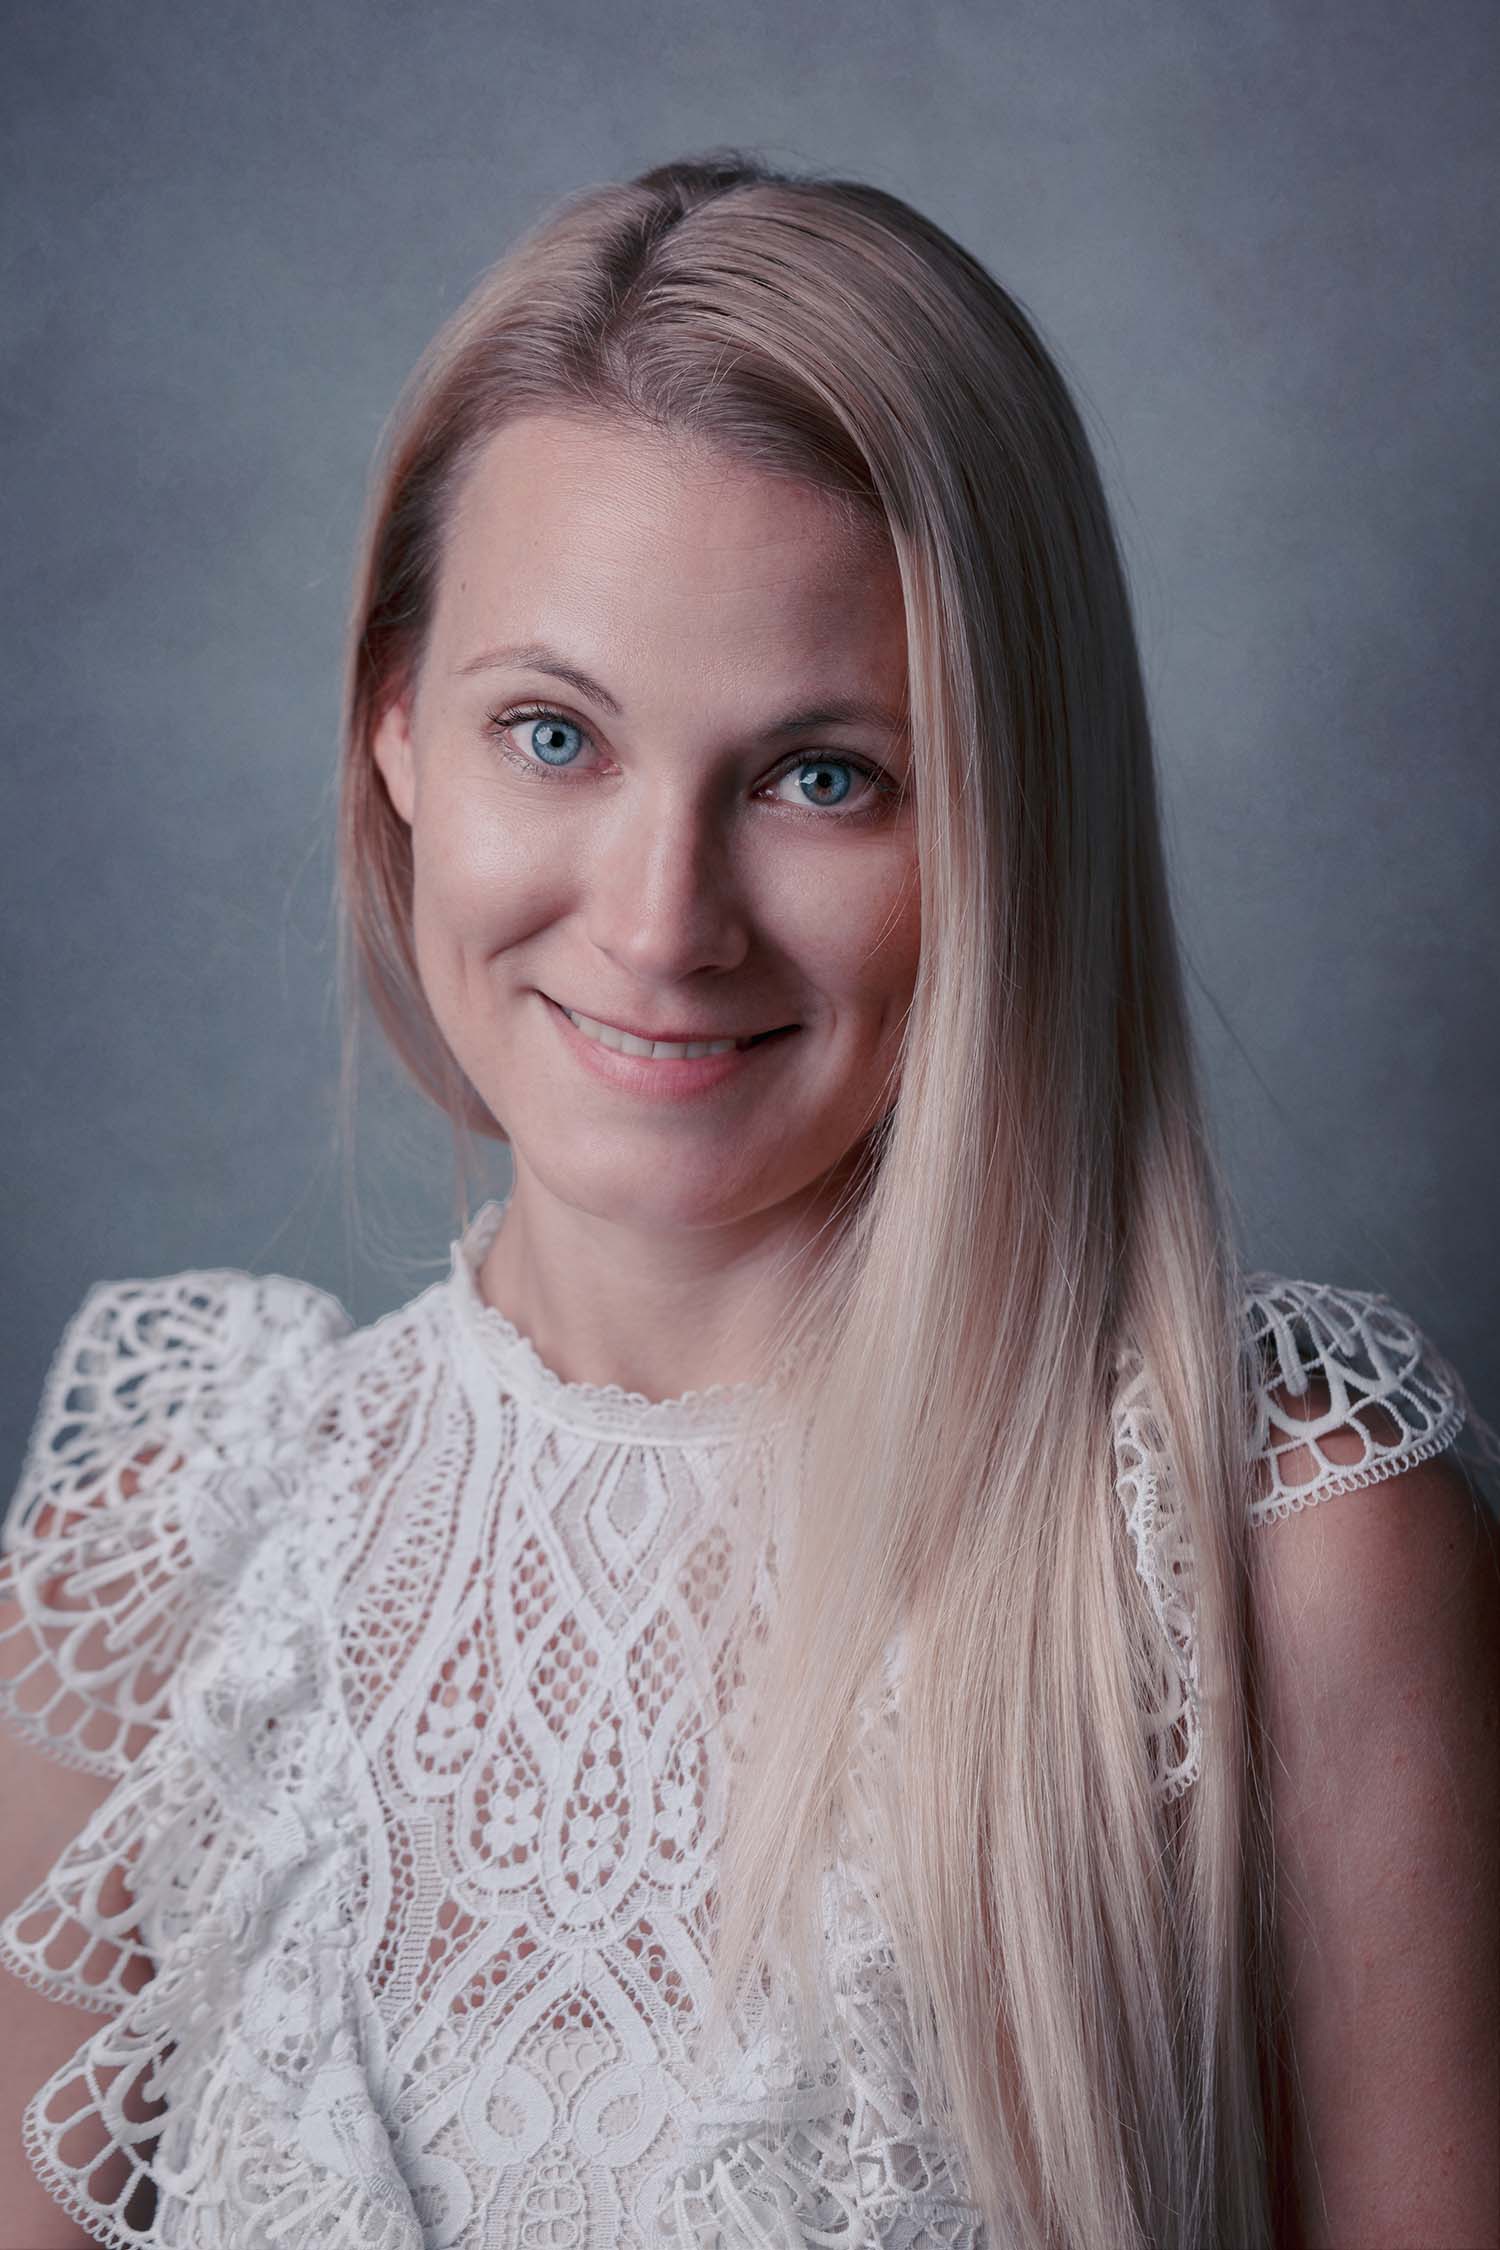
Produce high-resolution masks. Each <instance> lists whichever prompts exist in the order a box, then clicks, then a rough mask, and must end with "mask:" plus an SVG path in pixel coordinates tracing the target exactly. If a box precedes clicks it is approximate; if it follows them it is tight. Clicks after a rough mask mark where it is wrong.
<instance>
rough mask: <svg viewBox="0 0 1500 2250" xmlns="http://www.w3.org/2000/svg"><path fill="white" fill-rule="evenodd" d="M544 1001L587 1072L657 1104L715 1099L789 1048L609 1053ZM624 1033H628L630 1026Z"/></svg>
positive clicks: (776, 1043) (768, 1042) (771, 1044)
mask: <svg viewBox="0 0 1500 2250" xmlns="http://www.w3.org/2000/svg"><path fill="white" fill-rule="evenodd" d="M541 997H542V999H543V1000H544V1001H545V1002H546V1004H547V1010H548V1013H549V1014H550V1015H551V1017H552V1019H553V1021H554V1023H556V1025H557V1028H558V1030H559V1031H560V1032H561V1034H562V1036H563V1038H564V1039H565V1040H566V1041H567V1043H568V1046H569V1047H570V1048H571V1050H572V1052H573V1053H574V1054H575V1055H576V1056H577V1057H578V1060H579V1061H580V1062H581V1063H582V1064H583V1065H584V1067H585V1069H587V1070H591V1071H592V1072H593V1073H594V1076H595V1077H596V1078H599V1079H601V1080H602V1081H603V1083H604V1084H605V1085H606V1086H613V1087H615V1088H617V1089H618V1090H619V1091H620V1092H621V1093H626V1094H644V1095H645V1096H646V1097H647V1098H648V1099H650V1100H655V1101H669V1102H670V1101H691V1100H693V1099H694V1098H696V1097H700V1096H702V1095H705V1094H711V1093H714V1092H716V1091H717V1089H718V1088H719V1087H720V1086H723V1085H725V1084H727V1082H728V1081H729V1080H730V1079H731V1078H735V1077H738V1076H739V1074H740V1073H741V1072H742V1071H745V1070H751V1069H755V1068H756V1067H758V1065H759V1062H760V1060H761V1058H763V1057H764V1056H767V1055H773V1054H776V1053H777V1052H778V1051H779V1050H780V1049H781V1048H782V1047H783V1046H784V1045H785V1044H786V1039H785V1036H784V1035H783V1036H778V1037H775V1038H770V1039H763V1040H762V1041H761V1042H760V1044H759V1045H758V1046H755V1047H731V1048H730V1049H729V1051H728V1053H727V1054H722V1055H678V1056H672V1055H622V1054H621V1053H620V1051H619V1049H618V1048H616V1047H605V1046H603V1045H601V1043H600V1042H599V1041H598V1040H597V1039H590V1038H589V1036H588V1034H587V1033H586V1032H583V1031H580V1030H579V1029H578V1027H577V1025H576V1024H575V1023H574V1022H573V1020H572V1018H571V1017H570V1016H569V1014H568V1012H567V1010H566V1008H564V1007H562V1006H560V1005H559V1003H558V1002H557V1001H556V1000H554V999H553V998H552V997H551V995H550V994H549V993H546V992H544V993H542V995H541ZM620 1028H621V1029H622V1030H623V1028H624V1026H623V1025H622V1026H621V1027H620ZM787 1028H788V1030H789V1031H790V1032H795V1031H796V1030H797V1028H798V1027H797V1026H796V1025H795V1024H792V1025H789V1026H788V1027H787Z"/></svg>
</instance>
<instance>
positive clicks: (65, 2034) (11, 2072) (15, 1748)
mask: <svg viewBox="0 0 1500 2250" xmlns="http://www.w3.org/2000/svg"><path fill="white" fill-rule="evenodd" d="M12 1613H13V1605H12V1604H11V1603H10V1601H9V1600H8V1598H0V1624H9V1623H10V1622H11V1618H12ZM113 1786H114V1784H113V1782H112V1781H111V1780H109V1779H108V1778H104V1779H101V1778H99V1777H98V1776H97V1775H94V1774H85V1773H77V1772H74V1771H73V1770H72V1769H71V1768H69V1767H67V1766H60V1765H59V1764H58V1763H57V1761H56V1760H55V1759H54V1758H51V1757H49V1756H48V1755H47V1753H46V1752H45V1751H43V1750H40V1749H36V1748H34V1747H33V1746H32V1745H31V1744H30V1743H29V1742H27V1741H25V1740H23V1739H22V1737H21V1736H20V1735H18V1734H17V1733H15V1732H14V1730H13V1729H12V1728H11V1727H9V1726H0V1805H3V1806H4V1808H5V1817H4V1820H3V1822H0V1914H9V1913H10V1912H12V1910H13V1909H14V1908H16V1907H17V1906H19V1905H21V1903H22V1902H23V1901H24V1900H25V1899H26V1898H27V1897H28V1896H29V1895H30V1893H31V1892H32V1891H33V1890H34V1889H35V1887H36V1886H37V1885H38V1884H39V1883H40V1882H42V1881H43V1880H44V1878H45V1876H46V1874H47V1871H48V1869H49V1868H50V1867H51V1865H52V1863H53V1862H54V1861H55V1860H56V1858H57V1857H58V1855H59V1853H60V1852H61V1851H62V1850H63V1849H64V1847H65V1846H66V1845H67V1844H68V1843H69V1842H70V1841H71V1839H72V1838H73V1837H74V1836H76V1835H77V1833H78V1831H79V1830H80V1829H81V1828H82V1827H83V1826H84V1825H85V1823H86V1822H87V1821H88V1820H89V1819H90V1818H91V1817H92V1815H93V1814H94V1812H95V1811H96V1810H97V1809H98V1807H99V1805H100V1804H101V1803H102V1802H103V1800H104V1799H105V1798H106V1797H107V1796H108V1795H109V1793H110V1790H111V1788H112V1787H113ZM105 1903H109V1902H108V1901H106V1902H105ZM99 2022H100V2018H99V2016H98V2015H96V2014H95V2013H94V2012H93V2011H92V2010H90V2009H87V2008H80V2007H77V2006H75V2005H74V2004H73V2003H72V2002H71V2001H67V2000H58V1999H54V1998H52V1997H51V1996H50V1995H49V1994H47V1993H45V1992H40V1991H37V1990H36V1989H35V1988H34V1987H32V1986H31V1985H29V1984H24V1983H23V1982H22V1981H21V1979H20V1978H19V1977H17V1976H14V1975H12V1974H9V1973H7V1972H5V1971H4V1970H3V1968H0V2250H77V2246H78V2245H79V2244H82V2243H88V2242H91V2241H92V2240H93V2237H92V2236H90V2235H88V2234H85V2233H84V2231H83V2229H82V2228H81V2227H79V2226H77V2225H76V2224H75V2223H74V2221H73V2220H71V2219H70V2218H68V2216H67V2214H66V2213H65V2212H64V2211H63V2209H62V2207H61V2205H60V2204H58V2203H57V2202H56V2201H55V2200H54V2198H53V2197H52V2196H51V2194H49V2192H48V2191H47V2189H46V2188H44V2187H43V2185H42V2183H41V2181H40V2180H39V2179H38V2178H37V2176H36V2174H35V2173H34V2172H33V2170H32V2168H31V2165H30V2163H29V2162H28V2160H27V2157H26V2154H25V2150H24V2148H23V2146H22V2141H21V2116H22V2112H23V2111H24V2109H25V2107H26V2104H27V2102H28V2101H29V2100H30V2099H31V2096H32V2095H33V2094H34V2093H35V2092H36V2090H37V2088H38V2087H39V2086H41V2085H43V2084H44V2083H45V2082H46V2080H47V2079H48V2078H50V2077H51V2075H52V2073H53V2071H54V2070H57V2069H58V2068H59V2067H60V2066H61V2065H62V2064H63V2063H65V2062H66V2061H67V2060H68V2058H69V2057H70V2056H71V2055H73V2054H74V2053H75V2052H76V2051H77V2049H78V2048H79V2047H80V2046H81V2045H82V2044H83V2042H84V2040H86V2039H87V2038H88V2037H89V2036H90V2035H91V2033H93V2032H94V2031H96V2030H97V2029H98V2026H99Z"/></svg>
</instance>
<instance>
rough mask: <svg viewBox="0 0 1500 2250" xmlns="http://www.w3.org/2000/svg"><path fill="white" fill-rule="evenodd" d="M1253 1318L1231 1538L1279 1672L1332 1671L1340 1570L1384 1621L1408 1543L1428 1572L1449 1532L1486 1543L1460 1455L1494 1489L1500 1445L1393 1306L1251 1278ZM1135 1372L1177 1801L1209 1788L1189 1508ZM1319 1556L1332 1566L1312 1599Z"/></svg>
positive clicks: (1155, 1724)
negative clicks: (1256, 1597) (1382, 1592)
mask: <svg viewBox="0 0 1500 2250" xmlns="http://www.w3.org/2000/svg"><path fill="white" fill-rule="evenodd" d="M1240 1315H1241V1320H1240V1334H1239V1343H1240V1347H1241V1353H1242V1358H1241V1364H1240V1365H1239V1366H1238V1367H1237V1368H1230V1369H1226V1370H1225V1380H1226V1381H1230V1380H1233V1381H1234V1382H1235V1384H1236V1391H1237V1396H1238V1398H1239V1399H1240V1401H1241V1403H1242V1404H1243V1406H1244V1409H1245V1412H1246V1415H1247V1427H1246V1429H1245V1439H1246V1443H1247V1448H1248V1468H1249V1472H1250V1474H1249V1484H1248V1488H1247V1489H1246V1490H1245V1491H1244V1492H1243V1493H1240V1494H1226V1495H1225V1501H1226V1504H1227V1505H1230V1506H1232V1507H1238V1508H1240V1509H1242V1510H1243V1518H1242V1525H1243V1528H1241V1527H1240V1526H1236V1527H1235V1533H1234V1536H1235V1542H1236V1544H1238V1543H1239V1542H1240V1540H1241V1539H1242V1538H1243V1539H1245V1540H1246V1541H1247V1542H1248V1549H1249V1554H1248V1566H1249V1569H1250V1572H1251V1575H1252V1577H1253V1578H1254V1579H1255V1581H1256V1584H1257V1585H1258V1587H1259V1589H1260V1601H1261V1607H1262V1609H1263V1610H1265V1611H1273V1612H1274V1615H1275V1618H1277V1619H1279V1620H1280V1622H1279V1624H1277V1623H1275V1622H1269V1621H1268V1622H1267V1626H1266V1632H1267V1637H1268V1638H1269V1639H1270V1640H1271V1641H1272V1642H1273V1643H1274V1646H1273V1647H1272V1648H1270V1649H1269V1650H1268V1651H1267V1660H1268V1661H1274V1662H1277V1663H1279V1664H1280V1666H1281V1667H1282V1669H1283V1670H1284V1671H1285V1672H1286V1673H1287V1674H1288V1675H1289V1676H1291V1675H1295V1674H1296V1672H1297V1670H1298V1668H1299V1666H1300V1665H1302V1664H1304V1663H1306V1662H1308V1661H1316V1662H1318V1663H1320V1664H1322V1665H1325V1666H1326V1664H1327V1663H1328V1661H1329V1652H1330V1640H1329V1634H1328V1632H1327V1630H1325V1628H1324V1626H1323V1625H1322V1624H1321V1623H1320V1620H1319V1616H1318V1608H1317V1603H1318V1598H1319V1591H1320V1589H1326V1590H1327V1599H1328V1600H1329V1601H1330V1602H1337V1600H1338V1593H1337V1582H1338V1578H1339V1574H1340V1570H1341V1568H1343V1567H1344V1565H1345V1564H1350V1565H1351V1567H1357V1568H1358V1569H1359V1570H1361V1571H1363V1572H1367V1573H1368V1574H1369V1577H1370V1580H1371V1591H1370V1593H1369V1595H1368V1597H1367V1598H1368V1603H1369V1606H1370V1609H1371V1611H1372V1612H1373V1613H1377V1614H1378V1605H1379V1595H1378V1592H1377V1591H1376V1590H1375V1589H1376V1587H1377V1585H1378V1582H1379V1581H1380V1578H1381V1574H1382V1572H1384V1573H1386V1574H1389V1573H1390V1572H1391V1571H1392V1570H1394V1569H1395V1568H1397V1561H1396V1553H1395V1550H1396V1548H1397V1546H1398V1545H1399V1543H1400V1541H1401V1540H1402V1539H1405V1540H1406V1541H1408V1542H1411V1543H1414V1544H1418V1545H1420V1544H1421V1543H1422V1542H1423V1541H1424V1540H1426V1541H1428V1542H1429V1543H1430V1544H1429V1545H1428V1547H1427V1548H1426V1549H1425V1551H1424V1553H1423V1556H1422V1558H1421V1559H1422V1561H1423V1563H1424V1565H1425V1566H1426V1567H1427V1568H1429V1569H1440V1568H1441V1567H1442V1559H1443V1558H1442V1545H1441V1541H1440V1540H1434V1532H1435V1529H1436V1528H1437V1527H1438V1526H1440V1525H1441V1524H1442V1523H1445V1522H1446V1523H1447V1524H1448V1525H1449V1526H1450V1528H1451V1527H1453V1526H1455V1525H1456V1526H1459V1527H1461V1529H1462V1531H1463V1535H1464V1536H1465V1537H1467V1538H1468V1539H1469V1540H1470V1541H1471V1543H1472V1542H1473V1541H1474V1540H1475V1539H1478V1538H1480V1537H1482V1528H1483V1527H1482V1526H1475V1525H1474V1524H1473V1523H1472V1521H1471V1516H1472V1513H1473V1509H1474V1506H1475V1502H1474V1500H1473V1499H1472V1497H1471V1488H1470V1486H1469V1484H1468V1483H1467V1482H1466V1481H1465V1478H1464V1476H1462V1475H1461V1474H1460V1472H1459V1470H1458V1468H1457V1467H1456V1465H1455V1459H1454V1458H1453V1457H1454V1456H1456V1455H1457V1454H1458V1453H1460V1452H1462V1453H1466V1454H1467V1455H1468V1456H1469V1458H1470V1460H1471V1461H1472V1462H1473V1464H1474V1465H1475V1468H1476V1469H1477V1470H1478V1471H1479V1475H1480V1477H1481V1478H1482V1480H1483V1482H1484V1484H1485V1485H1488V1484H1489V1483H1490V1481H1491V1479H1492V1478H1493V1477H1494V1472H1495V1471H1497V1470H1500V1439H1497V1438H1496V1436H1495V1434H1494V1432H1493V1431H1492V1430H1491V1429H1490V1428H1489V1426H1488V1425H1487V1424H1486V1423H1484V1422H1483V1421H1482V1420H1481V1419H1480V1418H1479V1417H1478V1416H1477V1415H1476V1414H1475V1412H1474V1410H1473V1407H1472V1404H1471V1402H1470V1400H1469V1398H1468V1395H1467V1392H1466V1390H1465V1388H1464V1385H1463V1382H1462V1380H1461V1378H1460V1376H1459V1375H1458V1373H1457V1371H1456V1369H1455V1368H1454V1367H1453V1366H1452V1365H1451V1363H1450V1362H1449V1361H1448V1360H1447V1359H1446V1358H1445V1357H1444V1356H1443V1355H1442V1353H1441V1352H1440V1351H1439V1350H1438V1349H1437V1348H1436V1347H1435V1345H1434V1344H1433V1342H1432V1341H1431V1339H1430V1338H1429V1337H1428V1336H1427V1335H1426V1334H1425V1333H1424V1332H1423V1330H1422V1329H1421V1328H1420V1327H1419V1325H1418V1324H1417V1322H1416V1321H1415V1320H1413V1319H1412V1318H1411V1316H1410V1315H1409V1314H1408V1313H1407V1312H1405V1311H1404V1310H1403V1309H1402V1308H1401V1307H1400V1306H1398V1305H1395V1304H1393V1303H1392V1302H1391V1300H1390V1299H1389V1298H1387V1297H1384V1296H1381V1295H1377V1294H1375V1293H1373V1292H1369V1291H1362V1290H1356V1289H1349V1288H1342V1287H1338V1286H1335V1285H1333V1284H1330V1283H1325V1282H1309V1281H1302V1280H1293V1279H1289V1278H1287V1277H1285V1276H1282V1275H1278V1274H1270V1273H1265V1272H1255V1273H1251V1274H1249V1275H1247V1276H1246V1277H1245V1280H1244V1285H1243V1289H1242V1293H1241V1297H1240ZM1123 1367H1124V1371H1125V1380H1124V1381H1123V1383H1122V1386H1121V1389H1120V1391H1119V1393H1118V1397H1117V1407H1116V1422H1115V1463H1116V1491H1117V1495H1118V1498H1119V1501H1120V1504H1121V1507H1122V1509H1123V1511H1124V1515H1125V1520H1126V1524H1127V1527H1128V1530H1129V1532H1130V1535H1131V1538H1132V1541H1133V1544H1134V1552H1135V1561H1136V1566H1137V1569H1138V1572H1139V1575H1140V1577H1141V1579H1142V1580H1143V1582H1144V1585H1145V1588H1146V1591H1147V1594H1148V1596H1149V1599H1150V1603H1151V1606H1152V1608H1153V1610H1154V1611H1155V1614H1156V1618H1157V1623H1158V1627H1159V1632H1160V1655H1159V1664H1160V1685H1159V1692H1158V1694H1157V1697H1156V1702H1155V1707H1154V1708H1153V1710H1152V1712H1151V1714H1150V1718H1149V1726H1148V1735H1149V1742H1150V1751H1151V1759H1152V1770H1153V1773H1154V1775H1155V1777H1156V1781H1157V1786H1158V1788H1159V1789H1160V1790H1161V1791H1162V1793H1163V1794H1165V1795H1167V1796H1175V1795H1178V1794H1180V1793H1181V1791H1183V1790H1184V1789H1186V1788H1187V1787H1188V1786H1190V1784H1191V1783H1192V1782H1193V1780H1194V1779H1195V1778H1196V1776H1197V1774H1198V1772H1199V1770H1200V1761H1201V1745H1202V1728H1201V1704H1200V1682H1199V1667H1198V1651H1199V1618H1198V1586H1197V1576H1198V1574H1197V1568H1196V1558H1195V1554H1194V1546H1193V1540H1192V1538H1191V1536H1190V1533H1189V1518H1190V1513H1191V1510H1190V1507H1189V1499H1188V1496H1187V1495H1185V1494H1183V1493H1182V1492H1181V1491H1180V1490H1179V1485H1178V1479H1177V1476H1176V1473H1175V1469H1174V1465H1173V1461H1172V1457H1171V1448H1170V1446H1169V1444H1168V1443H1167V1442H1166V1440H1165V1437H1164V1434H1163V1431H1162V1428H1161V1425H1160V1422H1159V1419H1158V1417H1157V1415H1156V1413H1155V1411H1154V1394H1153V1391H1152V1388H1151V1385H1150V1383H1149V1381H1148V1380H1147V1378H1146V1376H1145V1374H1144V1372H1143V1371H1142V1369H1141V1367H1140V1365H1139V1362H1138V1360H1137V1359H1136V1358H1134V1357H1133V1356H1129V1357H1127V1358H1126V1360H1125V1361H1124V1362H1123ZM1475 1489H1479V1487H1477V1486H1476V1488H1475ZM1335 1501H1336V1502H1337V1503H1338V1504H1337V1505H1335V1506H1332V1507H1330V1506H1326V1505H1323V1503H1328V1502H1335ZM1491 1504H1492V1505H1494V1504H1495V1503H1494V1501H1493V1500H1492V1502H1491ZM1345 1549H1347V1550H1349V1553H1347V1554H1346V1553H1344V1552H1343V1550H1345ZM1356 1551H1357V1566H1356V1565H1355V1562H1354V1557H1355V1553H1356ZM1320 1555H1326V1556H1327V1557H1328V1560H1327V1562H1326V1563H1325V1564H1324V1565H1323V1566H1322V1568H1321V1575H1320V1577H1319V1583H1318V1585H1317V1586H1312V1585H1310V1584H1309V1578H1310V1576H1311V1575H1312V1573H1313V1571H1314V1568H1315V1558H1316V1557H1318V1556H1320ZM1411 1595H1412V1598H1413V1599H1415V1598H1417V1590H1416V1587H1415V1585H1414V1584H1413V1585H1412V1587H1411ZM1293 1619H1295V1621H1296V1627H1297V1631H1296V1633H1295V1634H1294V1631H1293V1628H1292V1626H1291V1624H1290V1623H1289V1622H1288V1621H1289V1620H1293ZM1347 1629H1349V1628H1347V1627H1346V1630H1347Z"/></svg>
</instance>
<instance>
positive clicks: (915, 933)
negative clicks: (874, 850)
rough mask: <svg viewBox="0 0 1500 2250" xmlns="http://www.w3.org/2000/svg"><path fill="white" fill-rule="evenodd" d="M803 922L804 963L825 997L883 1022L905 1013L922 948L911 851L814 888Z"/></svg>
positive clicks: (877, 859)
mask: <svg viewBox="0 0 1500 2250" xmlns="http://www.w3.org/2000/svg"><path fill="white" fill-rule="evenodd" d="M802 920H803V925H804V933H803V947H802V957H803V959H804V961H805V963H806V965H807V967H808V970H809V972H810V973H811V974H813V975H814V976H815V977H817V979H818V981H819V982H820V983H821V984H822V985H823V987H824V989H825V990H827V991H829V992H832V993H834V994H836V995H837V996H839V997H841V998H843V999H844V1000H845V1001H846V1003H849V1004H852V1005H854V1006H857V1007H859V1008H861V1009H863V1010H867V1011H869V1012H870V1013H872V1014H879V1015H880V1016H882V1017H885V1016H888V1015H889V1014H891V1013H892V1012H893V1011H896V1010H899V1009H901V1008H904V1007H905V1005H906V1003H907V1001H908V1000H909V999H910V997H911V992H912V987H913V985H914V983H915V981H916V974H917V960H918V955H919V952H920V946H921V913H920V899H919V894H918V889H917V869H916V863H915V855H914V854H913V853H912V852H910V851H901V850H896V849H890V850H887V851H885V852H883V853H881V854H879V855H878V856H877V855H873V854H872V857H871V860H870V861H869V862H867V863H866V864H865V865H863V866H861V867H859V868H856V869H851V871H850V873H849V876H848V878H847V879H846V880H844V881H837V880H835V881H830V882H827V883H823V884H819V885H817V886H815V887H813V888H812V889H811V890H810V892H809V893H808V895H807V903H806V905H805V907H804V911H803V916H802Z"/></svg>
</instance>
